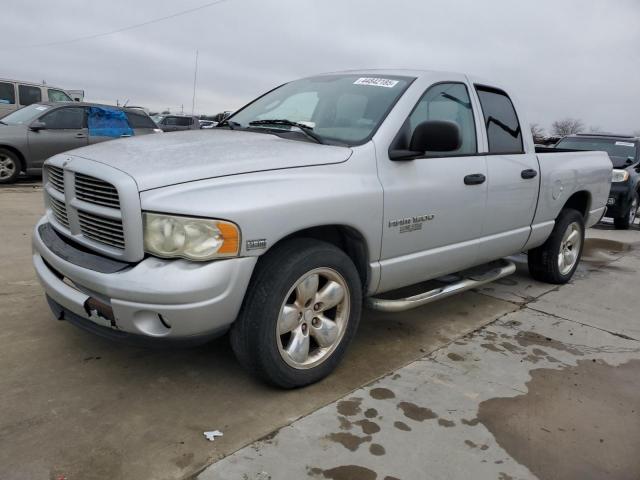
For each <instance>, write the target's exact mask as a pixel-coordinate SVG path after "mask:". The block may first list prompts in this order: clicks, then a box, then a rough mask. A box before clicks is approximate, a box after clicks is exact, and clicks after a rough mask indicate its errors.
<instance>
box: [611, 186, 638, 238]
mask: <svg viewBox="0 0 640 480" xmlns="http://www.w3.org/2000/svg"><path fill="white" fill-rule="evenodd" d="M639 203H640V199H639V198H638V194H637V193H634V194H633V198H632V200H631V205H630V206H629V211H628V212H627V214H626V215H623V216H622V217H618V218H614V219H613V224H614V225H615V227H616V229H618V230H628V229H629V227H630V226H631V225H633V222H635V220H636V217H637V216H638V205H639Z"/></svg>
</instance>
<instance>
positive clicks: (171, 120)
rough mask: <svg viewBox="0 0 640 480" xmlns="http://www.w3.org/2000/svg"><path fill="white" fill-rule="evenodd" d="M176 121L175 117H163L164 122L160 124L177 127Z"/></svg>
mask: <svg viewBox="0 0 640 480" xmlns="http://www.w3.org/2000/svg"><path fill="white" fill-rule="evenodd" d="M177 120H178V118H177V117H164V121H163V122H162V123H164V124H165V125H178V122H177Z"/></svg>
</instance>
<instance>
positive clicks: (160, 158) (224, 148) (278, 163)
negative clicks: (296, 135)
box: [70, 129, 351, 192]
mask: <svg viewBox="0 0 640 480" xmlns="http://www.w3.org/2000/svg"><path fill="white" fill-rule="evenodd" d="M70 154H71V155H73V156H75V157H81V158H85V159H87V160H93V161H96V162H100V163H104V164H106V165H110V166H112V167H114V168H117V169H118V170H121V171H123V172H125V173H127V174H129V175H130V176H132V177H133V178H134V180H135V181H136V183H137V184H138V188H139V190H140V191H141V192H142V191H145V190H151V189H154V188H159V187H166V186H169V185H175V184H178V183H185V182H191V181H194V180H203V179H207V178H214V177H223V176H227V175H237V174H241V173H250V172H260V171H265V170H277V169H283V168H295V167H308V166H312V165H326V164H331V163H341V162H344V161H346V160H347V159H348V158H349V157H350V156H351V149H349V148H347V147H336V146H330V145H320V144H316V143H310V142H306V141H298V140H288V139H284V138H280V137H278V136H276V135H272V134H269V133H255V132H247V131H238V130H216V129H213V130H206V131H202V130H193V131H186V132H177V133H166V134H158V135H144V136H141V137H134V138H126V139H122V140H114V141H109V142H102V143H98V144H96V145H91V146H89V147H83V148H79V149H77V150H73V151H72V152H70Z"/></svg>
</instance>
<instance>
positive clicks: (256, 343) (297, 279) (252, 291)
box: [231, 238, 362, 388]
mask: <svg viewBox="0 0 640 480" xmlns="http://www.w3.org/2000/svg"><path fill="white" fill-rule="evenodd" d="M361 309H362V286H361V282H360V277H359V275H358V271H357V270H356V268H355V266H354V264H353V262H352V261H351V260H350V259H349V257H348V256H347V255H346V254H345V253H344V252H343V251H342V250H340V249H339V248H337V247H335V246H334V245H332V244H329V243H325V242H321V241H317V240H312V239H302V238H301V239H293V240H290V241H287V242H285V243H283V244H282V245H278V246H276V247H275V248H274V250H273V251H271V252H268V253H267V254H266V255H265V257H264V258H262V259H261V260H260V262H259V263H258V266H257V267H256V272H255V273H254V276H253V278H252V280H251V282H250V285H249V288H248V291H247V294H246V297H245V301H244V303H243V306H242V310H241V312H240V315H239V316H238V319H237V320H236V322H235V323H234V324H233V326H232V329H231V345H232V348H233V351H234V353H235V354H236V357H237V358H238V360H239V362H240V363H241V364H242V365H243V366H244V367H245V368H246V369H247V370H249V371H250V372H251V373H253V374H255V375H257V376H258V377H260V378H261V379H263V380H265V381H266V382H268V383H271V384H273V385H276V386H279V387H282V388H294V387H301V386H304V385H308V384H310V383H314V382H317V381H318V380H320V379H322V378H324V377H326V376H327V375H329V373H331V372H332V371H333V369H334V368H335V367H336V366H337V365H338V363H339V362H340V360H341V359H342V357H343V356H344V354H345V351H346V348H347V346H348V344H349V343H350V341H351V339H352V338H353V336H354V334H355V332H356V329H357V326H358V322H359V320H360V312H361Z"/></svg>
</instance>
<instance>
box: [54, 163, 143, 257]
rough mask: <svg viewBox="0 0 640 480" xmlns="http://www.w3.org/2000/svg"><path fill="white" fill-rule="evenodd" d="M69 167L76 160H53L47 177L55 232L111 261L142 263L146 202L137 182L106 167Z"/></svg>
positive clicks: (84, 165) (85, 165)
mask: <svg viewBox="0 0 640 480" xmlns="http://www.w3.org/2000/svg"><path fill="white" fill-rule="evenodd" d="M69 163H74V159H73V158H69V157H67V158H52V159H51V160H49V161H47V164H46V166H45V168H44V172H43V173H44V191H45V203H46V205H47V216H48V217H49V218H50V221H51V225H52V226H53V228H55V229H56V230H57V231H58V232H59V233H61V234H63V235H64V236H67V237H69V238H72V239H73V240H74V241H76V242H78V243H80V244H82V245H84V246H85V247H87V248H90V249H92V250H95V251H97V252H100V253H102V254H104V255H106V256H110V257H113V258H118V259H122V260H125V261H131V262H133V261H138V260H140V259H142V258H143V256H144V250H143V248H142V244H143V242H142V215H141V211H140V200H139V199H140V197H139V193H138V188H137V185H136V184H135V182H134V181H133V179H132V178H131V177H130V176H128V175H127V174H125V173H123V172H120V171H119V170H116V169H113V168H110V167H108V166H105V165H87V164H84V163H83V164H82V165H79V169H82V170H81V171H77V170H76V168H74V165H69ZM77 163H78V164H80V163H82V162H77ZM87 168H90V169H91V170H86V169H87Z"/></svg>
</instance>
